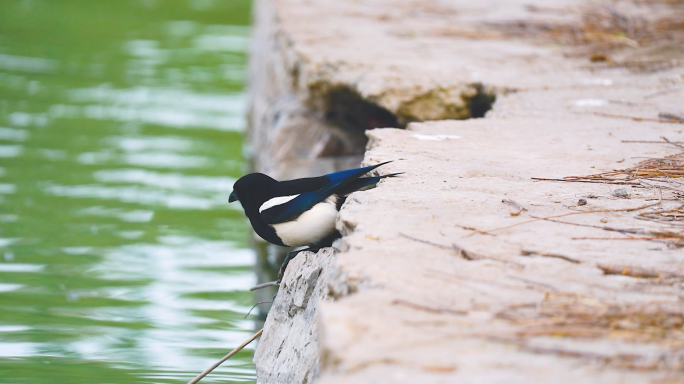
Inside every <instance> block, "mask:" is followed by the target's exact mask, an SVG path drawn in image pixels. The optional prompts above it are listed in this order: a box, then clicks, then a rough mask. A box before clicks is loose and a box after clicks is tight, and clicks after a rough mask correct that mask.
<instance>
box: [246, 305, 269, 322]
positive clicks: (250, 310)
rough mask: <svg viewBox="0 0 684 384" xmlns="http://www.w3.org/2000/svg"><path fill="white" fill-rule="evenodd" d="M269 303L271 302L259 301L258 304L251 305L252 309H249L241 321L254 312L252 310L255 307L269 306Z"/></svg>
mask: <svg viewBox="0 0 684 384" xmlns="http://www.w3.org/2000/svg"><path fill="white" fill-rule="evenodd" d="M271 303H272V301H260V302H258V303H256V304H254V305H252V308H250V309H249V311H248V312H247V314H246V315H245V317H243V319H246V318H247V316H249V314H250V313H252V311H253V310H254V308H256V306H257V305H260V304H271Z"/></svg>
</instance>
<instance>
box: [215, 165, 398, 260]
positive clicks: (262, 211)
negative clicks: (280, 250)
mask: <svg viewBox="0 0 684 384" xmlns="http://www.w3.org/2000/svg"><path fill="white" fill-rule="evenodd" d="M384 164H387V163H381V164H377V165H373V166H370V167H365V168H356V169H349V170H346V171H340V172H335V173H331V174H328V175H324V176H319V177H310V178H305V179H296V180H288V181H277V180H275V179H273V178H271V177H269V176H266V175H264V174H263V173H251V174H249V175H246V176H243V177H241V178H240V179H239V180H237V181H236V182H235V185H234V186H233V192H232V193H231V194H230V198H229V202H233V201H240V203H241V204H242V208H243V209H244V211H245V215H246V216H247V218H248V219H249V221H250V223H251V224H252V228H254V231H255V232H256V233H257V234H258V235H259V236H261V237H262V238H263V239H264V240H266V241H268V242H270V243H272V244H275V245H280V246H285V247H301V246H308V247H309V249H310V250H313V251H317V250H318V249H319V248H322V247H327V246H330V245H331V244H332V242H333V241H334V240H335V239H337V238H339V237H340V234H339V232H337V230H336V229H335V221H336V219H337V213H338V211H339V210H340V208H341V207H342V204H344V201H345V199H346V198H347V196H348V195H349V194H350V193H352V192H356V191H359V190H363V189H367V188H372V187H374V186H375V185H376V184H377V183H378V182H379V181H380V180H381V179H383V178H386V177H391V176H395V175H398V174H396V173H395V174H390V175H384V176H373V177H361V176H363V175H365V174H366V173H368V172H370V171H372V170H373V169H375V168H377V167H379V166H381V165H384ZM292 257H293V256H290V255H288V258H286V262H287V261H289V259H291V258H292ZM285 265H286V263H284V266H285ZM282 271H283V268H281V272H282Z"/></svg>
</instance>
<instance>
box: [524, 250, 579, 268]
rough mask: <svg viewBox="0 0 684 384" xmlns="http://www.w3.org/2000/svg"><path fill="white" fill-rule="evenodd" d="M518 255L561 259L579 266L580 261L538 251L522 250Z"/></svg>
mask: <svg viewBox="0 0 684 384" xmlns="http://www.w3.org/2000/svg"><path fill="white" fill-rule="evenodd" d="M520 254H521V255H523V256H543V257H553V258H556V259H562V260H565V261H569V262H571V263H575V264H579V263H581V261H579V260H577V259H573V258H572V257H568V256H565V255H559V254H557V253H548V252H539V251H532V250H529V249H523V250H521V251H520Z"/></svg>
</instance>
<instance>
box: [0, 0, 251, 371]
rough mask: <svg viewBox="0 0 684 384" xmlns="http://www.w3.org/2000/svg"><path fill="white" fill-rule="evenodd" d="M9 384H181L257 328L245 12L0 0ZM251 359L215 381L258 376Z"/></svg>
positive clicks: (241, 6)
mask: <svg viewBox="0 0 684 384" xmlns="http://www.w3.org/2000/svg"><path fill="white" fill-rule="evenodd" d="M0 9H1V11H0V383H36V384H37V383H41V384H43V383H75V384H78V383H171V382H174V383H178V382H185V381H187V380H189V378H191V377H192V376H194V375H195V374H196V373H198V372H199V371H201V370H203V369H204V368H206V367H207V366H209V365H210V364H211V363H213V362H214V361H215V360H216V359H217V358H219V357H221V356H223V355H224V354H225V353H226V352H227V351H228V350H230V349H231V348H232V347H233V346H235V345H237V344H239V343H240V342H241V341H243V340H244V339H246V338H247V337H248V336H249V335H250V334H251V333H252V332H253V326H254V325H253V323H252V322H251V321H249V320H244V319H243V316H244V313H246V311H247V310H248V308H249V307H250V305H251V303H252V296H251V295H250V294H249V293H248V292H247V291H246V289H247V288H248V287H249V286H251V285H252V284H253V283H254V282H255V278H254V277H253V273H252V271H251V270H252V265H253V264H254V263H255V256H254V253H253V251H251V250H249V249H248V248H247V244H246V239H247V237H248V227H247V226H246V223H245V221H244V218H243V215H242V214H241V212H240V211H239V210H238V208H239V207H233V206H230V205H228V204H227V201H228V195H229V194H230V192H231V186H232V184H233V182H234V181H235V179H236V178H237V177H239V176H240V173H241V171H242V168H243V160H242V154H241V140H242V134H241V132H242V130H243V128H244V126H245V120H244V114H245V96H244V93H243V91H242V88H243V83H244V76H245V54H246V47H247V44H248V35H249V30H248V27H247V26H246V25H247V23H248V21H249V2H248V1H245V0H221V1H218V0H129V1H82V0H60V1H57V0H43V1H37V0H0ZM251 355H252V351H251V350H249V349H247V350H245V351H243V352H241V353H239V354H238V355H237V356H236V357H235V358H233V359H231V360H229V361H228V362H226V363H225V364H224V365H223V366H222V367H221V368H219V369H218V370H217V371H216V372H215V373H214V374H212V375H210V376H209V377H208V378H206V379H204V381H206V382H253V381H254V371H253V367H252V365H251V362H250V360H251Z"/></svg>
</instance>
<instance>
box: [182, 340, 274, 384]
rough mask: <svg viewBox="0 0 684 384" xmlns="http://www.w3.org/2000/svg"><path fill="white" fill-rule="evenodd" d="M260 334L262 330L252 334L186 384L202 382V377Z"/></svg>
mask: <svg viewBox="0 0 684 384" xmlns="http://www.w3.org/2000/svg"><path fill="white" fill-rule="evenodd" d="M262 333H264V329H263V328H262V329H260V330H259V332H257V333H255V334H253V335H252V336H251V337H250V338H249V339H247V340H245V341H244V342H243V343H242V344H240V345H238V346H237V348H235V349H233V350H232V351H230V353H229V354H227V355H225V356H223V357H222V358H221V360H219V361H217V362H216V363H214V365H212V366H211V367H209V368H207V369H205V370H204V371H203V372H202V373H200V374H199V375H197V376H196V377H195V378H194V379H192V380H190V381H188V384H196V383H197V382H198V381H200V380H202V379H203V378H204V376H206V375H208V374H209V373H210V372H211V371H213V370H214V369H216V368H217V367H218V366H219V365H221V364H223V362H224V361H226V360H228V359H230V358H231V357H233V355H235V354H236V353H238V352H240V351H241V350H242V349H243V348H244V347H246V346H247V345H248V344H249V343H251V342H252V341H254V340H256V339H257V338H258V337H259V336H261V334H262Z"/></svg>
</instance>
